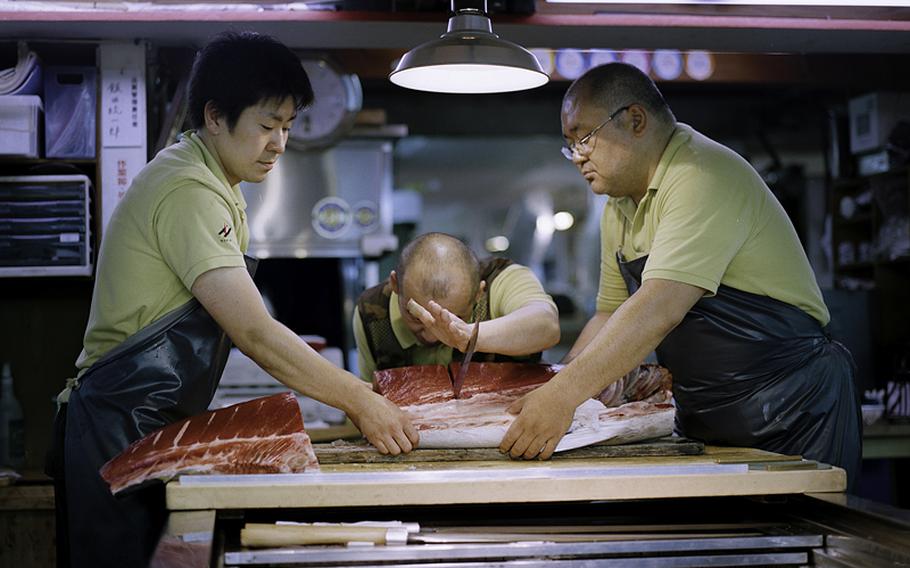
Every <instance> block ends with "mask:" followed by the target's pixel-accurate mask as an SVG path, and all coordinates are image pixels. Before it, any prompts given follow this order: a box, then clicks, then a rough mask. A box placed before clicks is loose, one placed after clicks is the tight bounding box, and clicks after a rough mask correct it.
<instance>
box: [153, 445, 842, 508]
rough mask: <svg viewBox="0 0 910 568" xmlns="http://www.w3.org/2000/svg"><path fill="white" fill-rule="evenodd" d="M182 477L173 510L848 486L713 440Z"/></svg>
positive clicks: (826, 471) (832, 476)
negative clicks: (606, 453) (669, 451)
mask: <svg viewBox="0 0 910 568" xmlns="http://www.w3.org/2000/svg"><path fill="white" fill-rule="evenodd" d="M325 474H327V475H325ZM337 474H347V475H337ZM351 474H354V475H351ZM356 474H359V475H356ZM182 479H183V480H186V482H183V481H181V480H178V481H172V482H170V483H168V486H167V506H168V508H169V509H171V510H191V509H261V508H289V507H295V508H311V507H370V506H398V505H405V506H411V505H449V504H468V503H529V502H538V503H542V502H565V501H591V500H628V499H659V498H676V497H712V496H731V495H774V494H795V493H814V492H838V491H843V490H844V489H845V488H846V473H845V472H844V470H842V469H840V468H836V467H830V466H825V465H824V464H815V462H808V461H799V458H798V457H797V456H781V455H779V454H774V453H771V452H765V451H762V450H755V449H750V448H721V447H714V446H706V447H705V453H704V454H702V455H680V456H644V457H628V458H587V459H576V460H557V461H546V462H543V461H504V460H497V461H481V462H478V461H449V462H440V461H436V462H426V463H420V462H411V461H404V460H402V461H400V462H386V463H346V464H324V465H323V466H322V473H305V474H296V475H291V474H283V475H282V474H274V475H264V476H216V477H212V478H209V477H206V476H200V477H195V478H193V479H188V478H187V477H183V478H182Z"/></svg>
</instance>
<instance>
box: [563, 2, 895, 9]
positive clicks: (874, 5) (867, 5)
mask: <svg viewBox="0 0 910 568" xmlns="http://www.w3.org/2000/svg"><path fill="white" fill-rule="evenodd" d="M546 1H547V4H651V5H655V4H663V5H668V6H669V5H674V6H679V5H684V6H819V7H826V8H832V7H833V8H839V7H847V8H884V7H887V8H905V7H910V0H868V1H866V2H862V1H857V0H854V1H852V2H849V1H846V0H546Z"/></svg>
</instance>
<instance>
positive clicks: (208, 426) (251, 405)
mask: <svg viewBox="0 0 910 568" xmlns="http://www.w3.org/2000/svg"><path fill="white" fill-rule="evenodd" d="M318 470H319V463H318V462H317V461H316V454H315V453H313V446H312V444H311V443H310V437H309V436H307V434H306V432H305V431H304V429H303V417H302V416H301V414H300V407H299V406H298V404H297V399H296V397H295V396H294V395H293V394H292V393H290V392H286V393H283V394H276V395H273V396H268V397H263V398H257V399H255V400H251V401H249V402H244V403H241V404H235V405H233V406H228V407H226V408H221V409H218V410H213V411H209V412H204V413H202V414H197V415H196V416H191V417H190V418H187V419H186V420H182V421H180V422H175V423H173V424H171V425H169V426H165V427H164V428H161V429H160V430H156V431H155V432H152V433H151V434H149V435H148V436H146V437H144V438H142V439H140V440H137V441H135V442H133V443H132V444H130V446H129V447H127V448H126V449H125V450H124V451H123V452H121V453H120V454H119V455H118V456H116V457H115V458H114V459H112V460H111V461H109V462H107V463H106V464H104V466H103V467H102V468H101V477H102V478H104V480H105V481H107V483H108V484H109V485H110V486H111V492H112V493H118V492H120V491H122V490H124V489H126V488H127V487H132V486H135V485H139V484H141V483H143V482H146V481H149V480H153V479H160V480H162V481H167V480H169V479H172V478H174V477H176V476H177V475H180V474H186V473H208V474H217V473H223V474H235V473H301V472H305V471H318Z"/></svg>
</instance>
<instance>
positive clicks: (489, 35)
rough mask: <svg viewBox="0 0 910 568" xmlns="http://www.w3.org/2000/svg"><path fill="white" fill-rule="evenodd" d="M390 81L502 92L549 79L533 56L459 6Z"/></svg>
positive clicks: (420, 87) (405, 57)
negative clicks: (446, 24)
mask: <svg viewBox="0 0 910 568" xmlns="http://www.w3.org/2000/svg"><path fill="white" fill-rule="evenodd" d="M389 80H390V81H392V82H393V83H395V84H396V85H399V86H401V87H406V88H408V89H415V90H418V91H432V92H437V93H505V92H509V91H522V90H525V89H533V88H535V87H540V86H541V85H544V84H546V83H547V81H549V80H550V78H549V77H548V76H547V74H546V73H544V72H543V69H542V68H541V66H540V63H539V62H538V61H537V58H536V57H534V54H532V53H531V52H530V51H528V50H527V49H525V48H523V47H521V46H520V45H518V44H515V43H512V42H510V41H507V40H504V39H502V38H500V37H499V36H497V35H496V34H494V33H493V31H492V25H491V24H490V19H489V18H488V17H487V16H486V14H484V13H483V12H479V11H477V10H472V9H468V10H462V11H459V12H457V13H456V14H455V15H454V16H452V17H451V18H450V19H449V29H448V31H447V32H446V33H444V34H443V35H442V36H441V37H440V38H439V39H436V40H433V41H428V42H426V43H424V44H421V45H419V46H417V47H415V48H414V49H412V50H411V51H409V52H407V53H405V54H404V55H403V56H402V57H401V60H400V61H399V62H398V65H397V66H396V67H395V70H394V71H392V73H391V74H390V75H389Z"/></svg>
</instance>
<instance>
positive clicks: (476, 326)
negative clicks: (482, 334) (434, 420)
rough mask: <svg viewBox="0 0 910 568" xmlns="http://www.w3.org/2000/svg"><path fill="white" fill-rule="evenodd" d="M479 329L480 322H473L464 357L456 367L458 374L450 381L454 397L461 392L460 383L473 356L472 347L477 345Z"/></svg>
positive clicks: (462, 382) (461, 383)
mask: <svg viewBox="0 0 910 568" xmlns="http://www.w3.org/2000/svg"><path fill="white" fill-rule="evenodd" d="M479 331H480V322H477V323H475V324H474V331H472V332H471V339H469V340H468V348H467V350H466V351H465V352H464V359H462V361H461V367H460V368H459V369H458V374H457V375H455V380H454V381H452V388H453V390H454V392H455V398H458V395H460V394H461V385H463V384H464V378H465V376H467V374H468V364H470V362H471V358H472V357H473V356H474V349H475V348H476V347H477V333H478V332H479Z"/></svg>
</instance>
